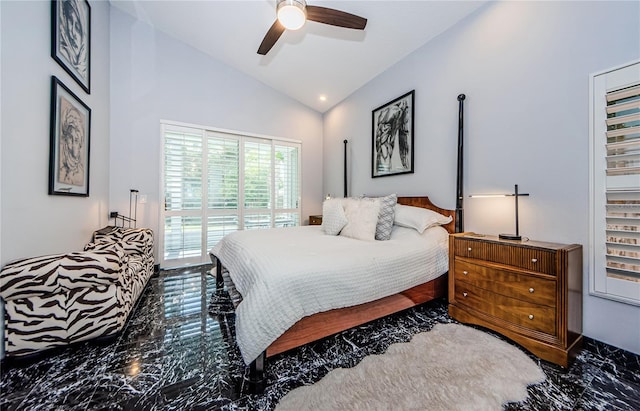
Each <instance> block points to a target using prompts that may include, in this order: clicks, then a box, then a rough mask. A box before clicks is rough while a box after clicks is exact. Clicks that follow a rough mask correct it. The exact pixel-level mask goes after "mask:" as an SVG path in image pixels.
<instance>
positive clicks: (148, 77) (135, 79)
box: [110, 7, 323, 233]
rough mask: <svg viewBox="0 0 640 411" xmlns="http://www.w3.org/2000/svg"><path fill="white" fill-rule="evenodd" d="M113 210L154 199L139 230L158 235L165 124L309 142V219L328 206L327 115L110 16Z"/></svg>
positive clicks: (116, 14)
mask: <svg viewBox="0 0 640 411" xmlns="http://www.w3.org/2000/svg"><path fill="white" fill-rule="evenodd" d="M111 57H112V58H111V78H112V82H111V115H112V116H111V158H112V162H111V185H110V187H111V203H110V204H111V207H112V210H113V211H119V212H120V213H122V214H125V215H128V213H129V190H130V189H132V188H135V189H138V190H139V191H140V194H146V195H147V196H148V202H147V204H146V205H145V204H139V205H138V220H139V222H138V225H139V226H145V227H149V228H152V229H153V230H154V232H155V233H159V212H160V209H159V205H160V204H163V201H161V200H160V192H161V191H160V179H159V172H160V141H161V139H160V120H161V119H162V120H171V121H178V122H183V123H190V124H197V125H203V126H211V127H216V128H222V129H228V130H237V131H242V132H248V133H255V134H262V135H270V136H276V137H284V138H288V139H296V140H301V141H302V163H303V170H302V190H303V192H302V216H303V219H304V220H307V219H308V216H309V215H310V214H316V213H319V212H320V211H321V209H322V204H321V202H322V198H323V196H322V178H321V176H322V116H321V115H320V114H319V113H318V112H316V111H314V110H311V109H309V108H308V107H306V106H304V105H302V104H300V103H298V102H296V101H294V100H292V99H290V98H288V97H285V96H283V95H282V94H281V93H278V92H276V91H275V90H273V89H271V88H270V87H267V86H266V85H264V84H263V83H261V82H258V81H257V80H255V79H253V78H251V77H248V76H246V75H245V74H243V73H241V72H239V71H237V70H235V69H233V68H231V67H229V66H227V65H225V64H223V63H220V62H219V61H218V60H216V59H214V58H212V57H210V56H207V55H205V54H203V53H201V52H200V51H198V50H196V49H194V48H192V47H189V46H187V45H185V44H184V43H182V42H180V41H177V40H175V39H173V38H171V37H169V36H166V35H164V34H163V33H161V32H159V31H156V30H154V29H153V28H152V27H150V26H149V25H147V24H145V23H143V22H141V21H136V20H135V19H134V18H133V17H131V16H130V15H128V14H126V13H124V12H122V11H120V10H119V9H117V8H115V7H114V8H112V11H111Z"/></svg>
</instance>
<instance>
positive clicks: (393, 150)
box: [371, 90, 415, 177]
mask: <svg viewBox="0 0 640 411" xmlns="http://www.w3.org/2000/svg"><path fill="white" fill-rule="evenodd" d="M414 95H415V90H411V91H410V92H408V93H407V94H405V95H403V96H400V97H398V98H396V99H395V100H392V101H390V102H388V103H387V104H384V105H382V106H380V107H378V108H377V109H375V110H373V116H372V117H373V127H372V150H371V151H372V154H371V177H384V176H390V175H396V174H407V173H413V113H414V110H413V100H414Z"/></svg>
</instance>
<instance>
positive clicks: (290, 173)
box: [274, 144, 300, 227]
mask: <svg viewBox="0 0 640 411" xmlns="http://www.w3.org/2000/svg"><path fill="white" fill-rule="evenodd" d="M274 162H275V164H274V173H275V178H274V190H275V202H276V205H275V222H274V225H275V226H276V227H287V226H296V225H299V224H300V220H299V216H300V213H298V212H297V210H298V202H299V199H300V166H299V164H300V149H299V146H298V145H284V144H275V155H274Z"/></svg>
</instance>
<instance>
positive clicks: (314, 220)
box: [309, 215, 322, 225]
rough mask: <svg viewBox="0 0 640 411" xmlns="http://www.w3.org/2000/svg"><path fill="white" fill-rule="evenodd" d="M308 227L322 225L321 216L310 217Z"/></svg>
mask: <svg viewBox="0 0 640 411" xmlns="http://www.w3.org/2000/svg"><path fill="white" fill-rule="evenodd" d="M309 225H322V216H321V215H310V216H309Z"/></svg>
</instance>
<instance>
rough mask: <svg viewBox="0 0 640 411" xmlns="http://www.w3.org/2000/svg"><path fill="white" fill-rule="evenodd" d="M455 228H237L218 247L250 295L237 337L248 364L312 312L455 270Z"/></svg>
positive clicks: (216, 251) (231, 272) (375, 296)
mask: <svg viewBox="0 0 640 411" xmlns="http://www.w3.org/2000/svg"><path fill="white" fill-rule="evenodd" d="M447 241H448V234H447V232H446V230H444V229H443V228H441V227H434V228H430V229H428V230H426V231H425V232H424V233H423V234H419V233H418V232H417V231H415V230H413V229H410V228H403V227H398V226H394V227H393V233H392V236H391V239H390V240H388V241H375V242H369V241H362V240H355V239H352V238H348V237H342V236H330V235H325V234H324V233H323V232H322V229H321V227H320V226H303V227H291V228H276V229H268V230H250V231H237V232H234V233H232V234H229V235H227V236H225V237H224V238H223V239H222V240H221V241H220V242H219V243H218V244H217V245H216V246H215V247H213V249H212V250H211V254H213V255H215V256H216V257H218V258H219V259H220V261H221V262H222V264H223V265H224V266H225V267H226V268H227V269H228V270H229V275H230V277H231V279H232V280H233V282H234V284H235V286H236V288H237V290H238V291H239V292H240V294H242V298H243V299H242V302H241V303H240V304H239V305H238V307H237V309H236V320H235V323H236V339H237V342H238V346H239V347H240V351H241V353H242V357H243V359H244V361H245V363H246V364H249V363H250V362H251V361H253V360H254V359H255V358H256V357H257V356H258V355H260V353H261V352H262V351H264V350H265V349H266V348H267V347H268V346H269V345H270V344H271V343H272V342H273V341H275V340H276V339H277V338H278V337H279V336H280V335H282V334H283V333H284V332H285V331H286V330H287V329H289V328H290V327H291V326H292V325H293V324H295V323H296V322H297V321H298V320H300V319H302V318H303V317H305V316H308V315H311V314H315V313H318V312H322V311H328V310H331V309H334V308H342V307H348V306H352V305H357V304H362V303H365V302H369V301H373V300H377V299H379V298H382V297H386V296H388V295H391V294H396V293H399V292H401V291H404V290H406V289H408V288H411V287H414V286H416V285H419V284H422V283H425V282H427V281H429V280H432V279H434V278H437V277H438V276H440V275H442V274H444V273H446V272H447V270H448V243H447Z"/></svg>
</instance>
